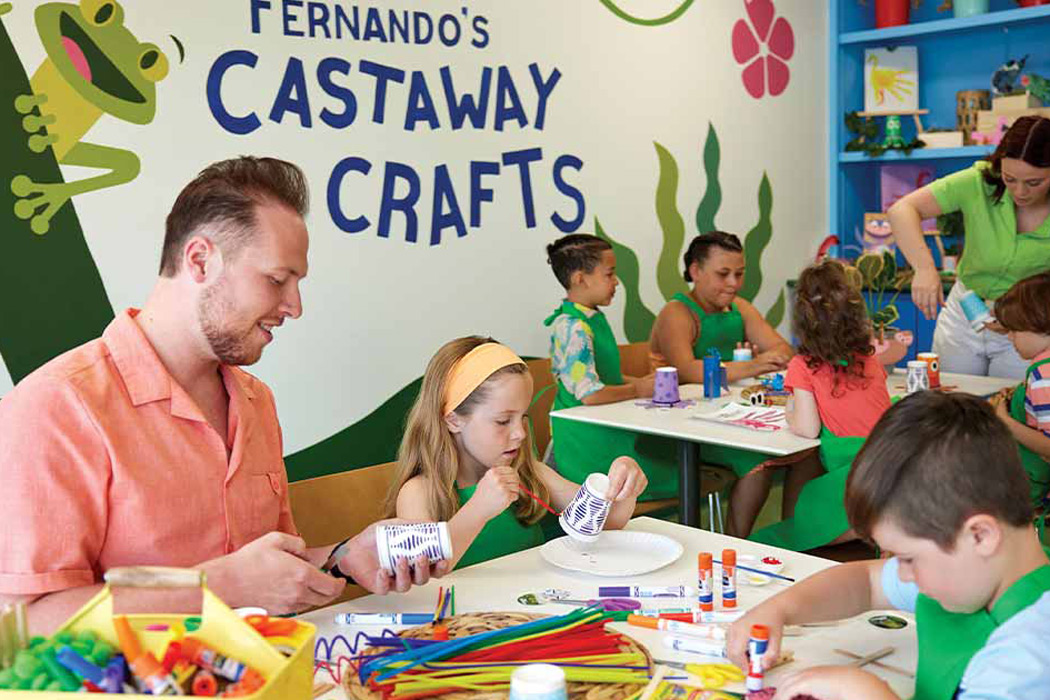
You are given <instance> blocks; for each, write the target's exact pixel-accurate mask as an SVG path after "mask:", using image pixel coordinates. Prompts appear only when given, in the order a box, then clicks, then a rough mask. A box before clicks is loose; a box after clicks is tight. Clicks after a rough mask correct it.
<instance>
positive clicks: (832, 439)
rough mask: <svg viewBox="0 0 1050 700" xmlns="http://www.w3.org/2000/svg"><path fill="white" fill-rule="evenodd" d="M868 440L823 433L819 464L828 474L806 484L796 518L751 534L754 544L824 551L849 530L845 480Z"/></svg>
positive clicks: (822, 431)
mask: <svg viewBox="0 0 1050 700" xmlns="http://www.w3.org/2000/svg"><path fill="white" fill-rule="evenodd" d="M865 440H866V438H863V437H855V436H842V437H840V436H838V435H835V434H834V433H832V432H831V431H830V430H828V429H827V428H826V427H822V428H821V429H820V461H821V462H822V463H823V464H824V469H826V470H827V473H826V474H822V475H821V476H818V477H817V478H815V479H813V480H812V481H809V482H807V483H806V485H805V486H803V487H802V491H801V492H800V493H799V496H798V504H797V505H796V506H795V516H794V517H792V518H788V519H787V520H782V521H781V522H779V523H774V524H773V525H769V526H768V527H764V528H762V529H761V530H758V531H757V532H754V533H752V534H751V537H750V539H751V540H754V541H755V542H762V543H763V544H768V545H772V546H774V547H782V548H784V549H791V550H794V551H796V552H802V551H805V550H807V549H813V548H815V547H821V546H823V545H826V544H827V543H829V542H831V541H832V540H834V539H835V538H836V537H838V536H839V535H841V534H842V533H844V532H846V530H848V529H849V520H848V519H847V518H846V503H845V501H846V479H848V478H849V471H850V466H851V465H852V464H853V459H854V458H855V457H856V456H857V453H858V452H860V448H861V447H862V446H863V445H864V441H865Z"/></svg>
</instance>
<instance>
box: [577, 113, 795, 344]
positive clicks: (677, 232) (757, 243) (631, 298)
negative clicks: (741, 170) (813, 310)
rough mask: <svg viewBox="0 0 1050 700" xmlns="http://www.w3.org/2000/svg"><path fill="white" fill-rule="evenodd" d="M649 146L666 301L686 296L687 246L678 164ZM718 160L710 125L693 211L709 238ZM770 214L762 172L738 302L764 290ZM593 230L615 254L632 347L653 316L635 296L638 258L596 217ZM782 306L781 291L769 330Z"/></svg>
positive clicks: (718, 192) (717, 195)
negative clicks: (655, 173) (653, 159)
mask: <svg viewBox="0 0 1050 700" xmlns="http://www.w3.org/2000/svg"><path fill="white" fill-rule="evenodd" d="M653 146H654V147H655V149H656V157H657V162H658V164H659V167H660V174H659V178H658V181H657V185H656V197H655V205H656V217H657V220H658V221H659V222H660V228H661V231H662V234H663V245H662V247H661V249H660V257H659V259H658V261H657V265H656V282H657V288H658V289H659V290H660V294H661V295H662V296H663V297H664V300H665V301H666V300H668V299H670V298H671V297H672V296H674V295H675V294H677V293H679V292H682V293H685V294H688V293H689V285H688V284H687V283H686V282H685V280H684V279H682V274H681V270H680V268H679V265H680V264H681V257H682V251H683V247H684V244H685V222H684V221H683V219H682V216H681V214H680V213H679V211H678V204H677V194H678V163H677V162H676V161H675V158H674V156H673V155H672V154H671V153H670V151H668V150H667V149H666V148H664V147H663V146H662V145H661V144H659V143H656V142H654V143H653ZM720 157H721V153H720V147H719V144H718V134H717V133H716V132H715V129H714V126H711V125H709V126H708V130H707V138H706V139H705V141H704V148H703V159H702V160H703V167H704V174H705V175H706V178H707V183H706V186H705V189H704V194H703V196H702V198H701V199H700V203H699V205H698V206H697V209H696V229H697V232H698V233H707V232H708V231H712V230H715V229H716V228H717V227H716V225H715V216H716V215H717V214H718V209H719V207H720V206H721V204H722V189H721V185H720V184H719V181H718V168H719V162H720ZM772 211H773V187H772V185H771V183H770V181H769V177H768V175H767V174H766V173H764V172H763V173H762V179H761V181H760V183H759V186H758V212H759V217H758V222H757V223H756V224H755V225H754V226H753V227H752V228H751V230H750V231H748V232H747V234H746V235H745V236H744V260H745V262H746V264H747V274H746V275H745V277H744V280H745V282H744V287H742V288H741V290H740V297H741V298H743V299H747V300H748V301H751V300H753V299H754V298H755V297H756V296H757V295H758V292H759V289H760V288H761V286H762V267H761V265H762V254H763V253H764V252H765V249H766V247H767V246H768V245H769V242H770V240H771V239H772V236H773V223H772ZM594 227H595V234H596V235H597V236H599V237H601V238H604V239H605V240H607V241H608V242H609V243H610V244H611V245H612V246H613V252H615V253H616V267H617V274H618V275H619V277H620V281H621V282H622V283H623V287H624V290H625V294H626V303H625V306H624V324H623V325H624V335H625V336H626V337H627V341H628V342H631V343H637V342H641V341H645V340H648V339H649V334H650V332H651V331H652V326H653V323H654V322H655V320H656V314H654V313H653V312H652V311H651V310H650V309H649V308H648V307H647V306H646V305H645V302H643V301H642V297H641V294H640V293H639V285H640V266H639V263H638V256H637V255H636V254H635V253H634V251H633V250H632V249H631V248H629V247H628V246H626V245H623V244H622V243H619V242H617V241H616V240H615V239H613V238H612V237H611V236H610V235H609V234H608V233H607V232H606V231H605V229H604V228H603V227H602V225H601V223H600V222H599V221H598V219H597V218H595V220H594ZM785 306H786V298H785V295H784V291H783V290H781V291H780V293H779V294H778V295H777V298H776V300H775V301H774V302H773V305H772V306H771V307H770V308H769V311H768V312H767V313H766V320H767V321H769V323H770V324H771V325H773V326H778V325H780V323H781V322H782V321H783V320H784V310H785Z"/></svg>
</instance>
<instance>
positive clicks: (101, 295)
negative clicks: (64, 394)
mask: <svg viewBox="0 0 1050 700" xmlns="http://www.w3.org/2000/svg"><path fill="white" fill-rule="evenodd" d="M19 10H21V7H19V8H17V9H16V10H15V12H17V11H19ZM11 12H12V5H11V4H10V3H0V19H2V20H6V19H8V17H9V16H10V15H9V13H11ZM5 15H7V16H5ZM33 18H34V20H35V25H36V29H37V34H38V36H39V38H40V41H41V44H42V46H43V48H44V50H45V51H46V54H47V57H46V58H45V59H44V61H43V62H42V63H41V64H40V66H39V67H38V68H37V70H36V71H35V72H34V73H33V76H32V78H31V79H30V78H29V77H28V75H27V73H26V70H25V68H24V67H23V64H22V61H21V60H20V59H19V56H18V52H17V51H16V48H15V46H14V44H13V43H12V41H11V38H10V36H9V35H8V32H7V27H6V26H5V25H4V22H2V21H0V65H2V66H4V69H3V70H2V71H0V150H2V152H3V153H4V158H3V167H2V169H0V356H2V357H3V361H4V364H5V365H6V367H7V370H8V373H9V374H10V376H11V379H12V381H15V382H17V381H19V380H20V379H21V378H22V377H23V376H25V375H26V374H28V373H29V372H31V371H33V370H34V369H36V368H37V367H39V366H40V365H41V364H43V363H44V362H46V361H47V360H49V359H51V358H52V357H54V356H55V355H58V354H59V353H61V352H63V351H65V350H68V349H69V348H72V347H74V346H76V345H78V344H80V343H83V342H85V341H87V340H90V339H91V338H94V337H97V336H98V335H100V334H101V332H102V330H103V328H105V326H106V324H107V323H109V321H110V320H112V318H113V309H112V306H111V305H110V302H109V299H108V297H107V295H106V289H105V286H104V285H103V282H102V279H101V276H100V275H99V272H98V268H97V266H96V265H95V261H94V259H93V257H92V255H91V250H90V249H89V247H88V245H87V241H86V240H85V237H84V234H83V231H82V229H81V226H80V222H79V219H78V217H77V213H76V210H75V208H74V206H73V202H72V201H70V200H71V199H72V198H74V197H76V196H77V195H81V194H84V193H86V192H92V191H97V190H100V189H103V188H107V187H114V186H117V185H121V184H124V183H126V182H129V181H130V180H132V179H134V178H135V177H136V175H138V172H139V167H140V166H139V158H138V156H137V155H135V154H134V153H132V152H130V151H128V150H125V149H122V148H117V147H114V146H104V145H99V144H94V143H89V142H87V141H85V140H84V137H85V136H86V135H87V133H88V132H89V131H90V129H91V128H92V126H93V125H94V124H95V123H96V122H97V121H98V120H99V119H100V118H101V117H102V116H103V115H106V114H108V115H110V116H113V117H116V118H118V119H121V120H124V121H127V122H131V123H133V124H148V123H149V122H151V121H152V120H153V117H154V114H155V113H156V105H157V101H156V88H155V84H156V83H157V82H158V81H160V80H162V79H163V78H164V76H165V75H166V74H167V71H168V59H167V57H166V56H165V55H164V53H163V52H162V51H161V50H160V49H159V48H157V46H155V45H154V44H151V43H143V42H140V41H139V40H138V39H137V38H136V37H135V36H134V35H133V34H132V33H131V32H130V31H129V30H128V29H127V28H126V27H125V26H124V9H123V7H122V6H121V5H120V4H119V3H117V2H114V1H113V0H82V1H81V2H80V3H79V4H73V3H68V2H47V3H43V4H41V5H39V6H38V7H37V8H36V9H35V12H34V16H33ZM59 163H61V164H62V165H71V166H81V167H86V168H94V169H97V170H101V171H103V172H101V173H100V174H96V175H93V176H89V177H86V178H84V179H80V180H76V181H71V182H66V181H65V179H64V177H63V174H62V171H61V170H60V169H59Z"/></svg>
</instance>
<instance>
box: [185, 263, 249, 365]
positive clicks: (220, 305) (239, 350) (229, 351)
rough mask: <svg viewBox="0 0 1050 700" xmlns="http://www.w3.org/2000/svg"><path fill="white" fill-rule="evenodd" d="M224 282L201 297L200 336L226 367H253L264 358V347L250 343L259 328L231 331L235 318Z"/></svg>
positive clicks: (198, 307) (216, 284) (218, 283)
mask: <svg viewBox="0 0 1050 700" xmlns="http://www.w3.org/2000/svg"><path fill="white" fill-rule="evenodd" d="M235 315H236V314H235V313H234V309H233V304H232V303H231V300H230V298H229V293H228V291H227V284H226V280H225V279H220V280H219V281H217V282H216V283H215V284H214V285H212V286H211V287H208V288H207V289H205V290H204V292H203V293H202V294H201V298H200V302H199V303H198V305H197V316H198V318H199V319H200V328H201V332H202V333H204V337H205V338H206V339H207V341H208V345H209V347H211V351H212V352H213V353H214V354H215V357H217V358H218V359H219V362H221V363H222V364H224V365H251V364H255V363H256V362H258V361H259V358H260V357H262V345H261V344H259V345H256V344H254V343H252V342H251V341H250V337H251V334H252V333H253V332H254V331H255V329H256V326H255V324H252V325H251V326H249V327H248V329H247V330H246V331H238V330H236V329H234V328H231V327H230V323H229V322H228V319H230V318H233V317H235Z"/></svg>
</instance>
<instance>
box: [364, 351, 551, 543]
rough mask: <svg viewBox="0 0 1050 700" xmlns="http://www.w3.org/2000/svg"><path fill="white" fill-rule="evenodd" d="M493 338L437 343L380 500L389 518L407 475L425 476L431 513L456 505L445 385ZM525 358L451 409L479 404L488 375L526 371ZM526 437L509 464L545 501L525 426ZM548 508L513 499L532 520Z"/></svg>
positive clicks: (438, 515) (468, 409)
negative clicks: (392, 474)
mask: <svg viewBox="0 0 1050 700" xmlns="http://www.w3.org/2000/svg"><path fill="white" fill-rule="evenodd" d="M494 342H496V341H495V340H493V339H492V338H483V337H481V336H477V335H470V336H467V337H465V338H457V339H455V340H451V341H449V342H447V343H445V344H444V345H442V346H441V349H439V350H438V351H437V352H436V353H435V354H434V357H432V358H431V359H430V363H429V364H428V365H427V371H426V374H424V375H423V385H422V386H421V387H420V389H419V396H418V397H416V402H415V404H413V406H412V410H411V411H409V413H408V420H407V422H406V424H405V435H404V437H403V438H402V439H401V447H400V448H399V449H398V451H397V473H396V475H395V477H394V481H393V483H392V484H391V487H390V491H389V492H388V493H387V497H386V501H385V503H384V508H383V511H384V517H388V518H392V517H394V516H395V514H396V513H397V495H398V493H399V492H400V491H401V487H402V486H404V485H405V482H407V481H408V480H409V479H412V478H413V477H416V476H423V477H424V481H425V484H426V493H427V507H428V509H429V511H430V517H432V518H434V519H435V520H448V519H449V518H451V517H452V516H453V515H455V513H456V511H458V510H459V498H458V496H457V495H456V475H457V474H458V473H459V452H458V450H457V449H456V441H455V439H454V438H453V437H452V433H450V432H449V429H448V426H447V425H446V424H445V415H444V413H443V407H444V401H445V385H446V383H447V382H448V376H449V373H450V372H451V371H452V367H453V366H454V365H455V364H456V362H458V361H459V360H460V359H462V358H463V357H464V356H465V355H466V354H467V353H468V352H470V351H471V350H473V349H474V348H476V347H478V346H479V345H484V344H485V343H494ZM528 371H529V369H528V367H526V366H525V365H524V364H515V365H508V366H507V367H504V368H503V369H500V370H497V371H496V372H494V373H492V374H491V375H490V376H489V378H488V379H486V380H485V381H484V382H482V383H481V385H480V386H478V388H477V389H475V390H474V391H473V392H471V393H470V394H469V395H468V396H467V398H465V399H464V400H463V402H462V403H460V404H459V406H457V407H456V408H455V413H457V414H459V415H460V416H463V417H467V416H469V415H470V414H471V413H473V412H474V410H475V409H476V408H477V406H478V404H480V403H481V402H482V401H484V400H485V399H486V398H487V397H488V392H489V390H490V389H491V386H492V381H493V380H494V379H496V378H497V377H501V376H504V375H506V374H527V373H528ZM526 433H527V434H526V437H525V440H524V441H523V442H522V443H521V447H520V448H519V450H518V454H517V456H516V457H515V458H514V461H513V462H512V463H511V465H510V466H512V467H514V468H515V469H516V470H517V472H518V477H519V478H520V479H521V483H522V485H523V486H524V487H525V488H527V489H528V490H529V491H532V492H533V493H534V494H536V495H537V496H539V497H540V498H541V499H543V500H544V501H549V500H550V494H549V492H548V490H547V485H546V484H545V483H544V482H543V480H542V479H540V476H539V471H538V465H537V464H536V459H535V457H534V456H533V454H532V431H531V430H529V429H526ZM545 513H546V511H545V510H544V509H543V507H542V506H541V505H540V504H539V503H537V502H536V501H534V500H533V499H531V498H529V497H528V496H526V495H524V494H522V495H520V496H519V497H518V501H517V503H516V504H515V509H514V515H515V517H516V518H517V519H518V520H519V521H521V522H523V523H525V524H532V523H535V522H537V521H538V520H540V518H542V517H543V516H544V514H545Z"/></svg>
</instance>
